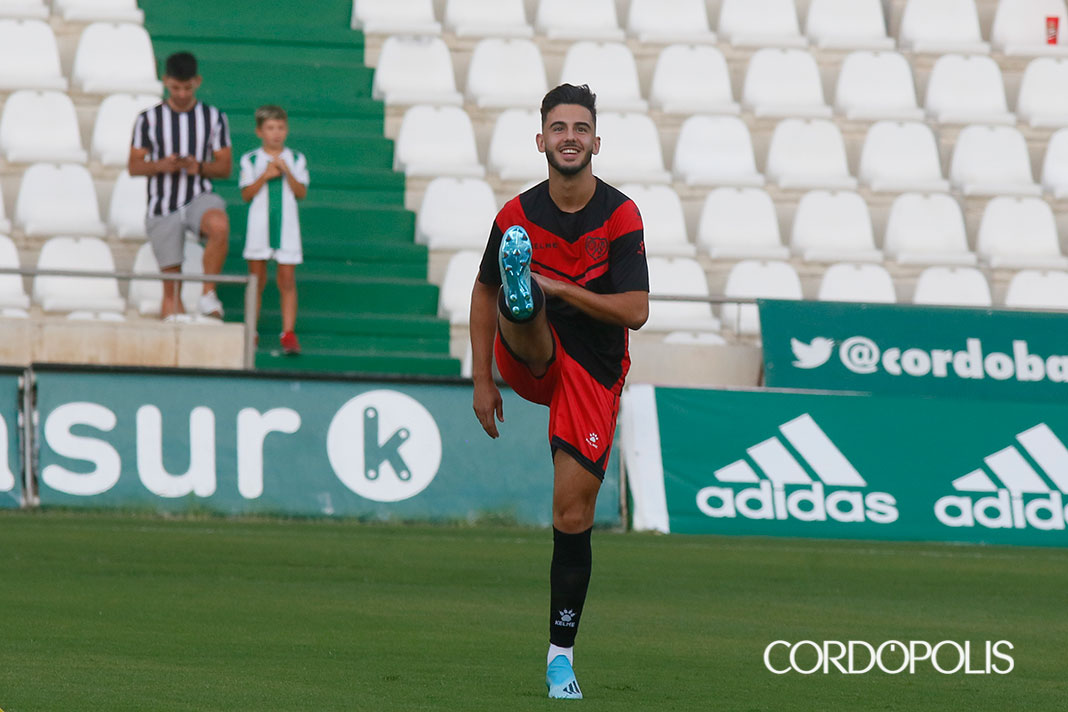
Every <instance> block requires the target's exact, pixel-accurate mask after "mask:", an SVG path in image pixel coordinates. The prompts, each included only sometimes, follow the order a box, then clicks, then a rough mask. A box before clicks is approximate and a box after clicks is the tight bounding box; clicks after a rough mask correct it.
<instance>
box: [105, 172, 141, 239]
mask: <svg viewBox="0 0 1068 712" xmlns="http://www.w3.org/2000/svg"><path fill="white" fill-rule="evenodd" d="M147 195H148V178H147V177H146V176H131V175H130V174H129V172H128V171H123V172H122V173H120V174H119V177H118V178H117V179H116V180H115V187H114V188H113V189H112V191H111V203H110V204H109V206H108V230H110V231H111V232H112V233H114V234H115V235H117V236H118V237H120V238H122V239H134V240H141V239H144V237H145V208H146V201H147Z"/></svg>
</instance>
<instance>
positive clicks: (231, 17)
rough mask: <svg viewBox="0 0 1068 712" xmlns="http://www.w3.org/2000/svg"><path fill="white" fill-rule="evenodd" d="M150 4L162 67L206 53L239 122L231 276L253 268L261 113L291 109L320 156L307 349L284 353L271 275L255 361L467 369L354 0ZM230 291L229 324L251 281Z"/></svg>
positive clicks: (312, 189)
mask: <svg viewBox="0 0 1068 712" xmlns="http://www.w3.org/2000/svg"><path fill="white" fill-rule="evenodd" d="M140 5H141V8H142V9H143V10H144V12H145V27H146V29H147V30H148V32H149V34H150V35H151V36H152V42H153V46H154V48H155V53H156V58H157V60H158V61H159V62H160V65H161V66H162V63H163V61H164V60H165V59H166V57H167V56H168V55H170V54H172V53H174V52H179V51H189V52H192V53H193V54H195V55H196V57H197V60H198V62H199V65H200V73H201V75H202V76H203V77H204V84H203V86H202V87H201V89H200V91H199V92H198V94H197V95H198V97H199V98H200V99H201V100H202V101H204V102H206V103H209V104H213V105H215V106H218V107H219V108H221V109H222V110H223V111H225V112H226V114H227V117H228V118H229V121H230V132H231V137H232V140H233V146H234V172H233V177H232V178H231V179H230V180H228V181H216V182H215V188H216V192H218V193H219V195H221V196H222V197H223V198H224V199H225V200H226V201H227V205H228V213H229V216H230V231H231V238H230V254H229V257H228V258H227V260H226V266H225V268H224V272H226V273H228V274H244V273H245V272H246V266H245V262H244V260H242V259H241V252H242V249H243V248H244V233H245V221H246V206H245V204H244V203H243V202H242V201H241V197H240V191H239V190H238V188H237V177H238V172H239V166H238V163H237V159H238V157H239V156H240V155H241V154H242V153H244V152H245V151H248V150H251V149H253V148H255V147H257V146H258V145H259V140H258V139H257V138H256V135H255V122H254V120H253V112H254V111H255V110H256V107H258V106H261V105H262V104H279V105H281V106H282V107H284V108H285V109H286V111H287V112H288V113H289V140H288V141H287V144H288V145H289V146H290V147H291V148H293V149H295V150H299V151H301V152H303V153H304V154H305V155H306V156H307V158H308V167H309V171H310V173H311V185H310V186H309V189H308V197H307V198H306V199H305V200H303V201H301V203H300V219H301V232H302V236H303V240H304V264H303V265H301V266H299V267H298V268H297V288H298V293H299V300H300V311H299V314H298V317H297V335H298V336H299V338H300V341H301V346H302V347H303V353H302V354H301V355H300V356H296V357H294V356H284V355H282V354H281V352H280V348H279V346H278V333H279V331H280V330H281V315H280V313H279V311H278V291H277V289H275V286H274V284H273V282H272V283H269V284H268V286H267V291H266V293H265V294H264V297H263V307H264V309H263V314H262V315H261V316H260V320H259V331H260V347H259V349H258V351H257V353H256V367H257V368H258V369H268V370H286V371H294V370H297V371H301V370H307V371H328V372H360V373H379V374H420V375H457V374H459V371H460V367H459V363H458V361H457V360H456V359H454V358H451V357H450V356H449V324H448V322H447V321H445V320H443V319H439V318H438V317H437V316H436V314H437V304H438V289H437V287H435V286H434V285H432V284H430V283H429V282H427V280H426V269H427V251H426V247H424V246H423V245H417V244H415V242H414V236H415V216H414V215H413V214H412V213H411V212H410V211H408V210H405V209H404V176H403V174H400V173H395V172H394V171H393V142H392V141H390V140H389V139H387V138H385V136H384V130H383V129H384V123H385V110H384V107H383V106H382V103H381V102H380V101H377V100H375V99H372V98H371V82H372V78H373V70H371V69H370V68H368V67H366V66H365V65H364V62H363V56H364V45H363V35H362V33H360V32H358V31H355V30H352V29H350V28H349V16H350V14H351V11H352V0H316V1H315V2H309V3H300V5H299V10H296V9H295V8H290V7H289V6H287V5H286V4H285V3H265V2H262V1H261V0H211V1H210V2H209V1H208V0H186V1H184V2H183V1H182V0H141V3H140ZM273 279H274V270H273V268H272V269H271V271H270V273H269V276H268V280H269V282H271V281H272V280H273ZM219 296H220V297H221V298H222V300H223V302H224V304H225V305H226V318H227V320H228V321H230V320H233V321H239V320H241V319H243V317H244V313H243V309H244V297H243V294H242V291H241V289H240V287H226V286H221V287H220V288H219Z"/></svg>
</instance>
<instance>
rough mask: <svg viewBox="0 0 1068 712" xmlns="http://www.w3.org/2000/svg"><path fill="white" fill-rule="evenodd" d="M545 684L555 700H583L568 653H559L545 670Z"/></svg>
mask: <svg viewBox="0 0 1068 712" xmlns="http://www.w3.org/2000/svg"><path fill="white" fill-rule="evenodd" d="M545 684H546V685H547V686H548V688H549V698H550V699H554V700H581V699H582V690H580V689H579V684H578V680H576V679H575V671H574V670H572V669H571V663H570V661H568V659H567V656H566V655H557V656H556V657H555V658H553V659H552V662H550V663H549V667H548V668H546V670H545Z"/></svg>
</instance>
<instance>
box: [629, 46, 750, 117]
mask: <svg viewBox="0 0 1068 712" xmlns="http://www.w3.org/2000/svg"><path fill="white" fill-rule="evenodd" d="M649 101H650V103H651V104H652V106H653V108H656V109H659V110H660V111H663V112H665V113H668V114H737V113H739V112H740V111H741V107H740V106H739V105H738V103H737V102H736V101H734V97H733V95H732V93H731V77H730V71H729V69H728V68H727V60H726V59H725V58H724V57H723V53H722V52H720V51H719V49H718V48H716V47H711V46H707V45H684V44H674V45H671V46H669V47H665V48H664V49H663V50H661V52H660V56H659V57H658V58H657V60H656V68H655V69H654V70H653V84H652V88H651V89H650V91H649Z"/></svg>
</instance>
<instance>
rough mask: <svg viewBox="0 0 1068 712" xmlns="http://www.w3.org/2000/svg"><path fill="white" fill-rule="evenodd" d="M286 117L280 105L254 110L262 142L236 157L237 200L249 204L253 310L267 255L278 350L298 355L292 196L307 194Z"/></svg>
mask: <svg viewBox="0 0 1068 712" xmlns="http://www.w3.org/2000/svg"><path fill="white" fill-rule="evenodd" d="M288 134H289V119H288V117H287V116H286V112H285V110H284V109H282V107H280V106H273V105H267V106H261V107H260V108H258V109H256V136H258V137H259V139H260V141H261V142H262V145H261V146H260V147H259V148H257V149H256V150H254V151H249V152H248V153H246V154H245V155H243V156H241V179H240V183H239V185H240V187H241V199H242V200H244V201H245V202H247V203H249V206H248V229H247V230H246V231H245V251H244V253H243V256H244V258H245V259H246V260H248V271H249V272H250V273H251V274H254V275H256V278H257V280H258V284H259V290H260V294H259V304H260V306H259V309H257V314H258V313H260V311H262V309H263V290H264V287H266V286H267V260H269V259H274V260H275V261H276V262H277V263H278V294H279V298H280V301H281V311H282V335H281V337H280V340H281V344H282V350H283V351H284V352H285V353H287V354H299V353H300V343H299V342H298V341H297V335H296V333H295V329H296V324H297V282H296V277H295V274H294V273H295V270H296V265H299V264H300V263H301V262H303V251H302V249H301V243H300V219H299V217H298V215H297V201H298V200H302V199H303V198H304V196H306V195H307V194H308V164H307V161H306V160H305V159H304V154H302V153H299V152H296V151H292V150H290V149H289V148H287V147H286V145H285V143H286V137H287V136H288Z"/></svg>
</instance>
